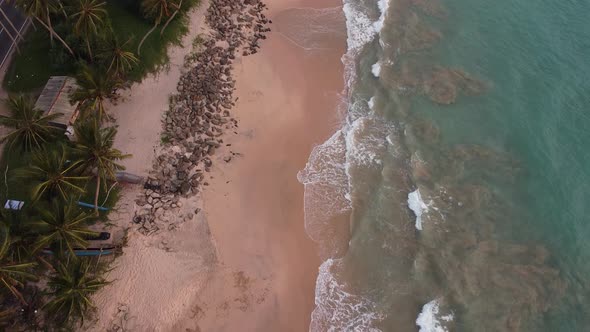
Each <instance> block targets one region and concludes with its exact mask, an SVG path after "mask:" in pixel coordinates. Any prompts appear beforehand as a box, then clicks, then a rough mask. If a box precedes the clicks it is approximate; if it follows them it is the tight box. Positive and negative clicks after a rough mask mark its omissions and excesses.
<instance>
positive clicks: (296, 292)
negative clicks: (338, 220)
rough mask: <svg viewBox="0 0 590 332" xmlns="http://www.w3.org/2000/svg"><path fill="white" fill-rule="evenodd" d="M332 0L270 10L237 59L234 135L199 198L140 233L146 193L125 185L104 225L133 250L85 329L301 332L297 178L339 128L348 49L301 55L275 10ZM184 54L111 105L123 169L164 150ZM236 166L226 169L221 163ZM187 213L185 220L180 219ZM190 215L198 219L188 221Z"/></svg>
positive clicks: (312, 269) (196, 21) (197, 16)
mask: <svg viewBox="0 0 590 332" xmlns="http://www.w3.org/2000/svg"><path fill="white" fill-rule="evenodd" d="M340 4H341V2H340V1H337V0H326V1H314V2H309V1H306V2H302V1H290V0H280V1H272V2H271V3H268V4H267V5H268V6H269V7H270V10H269V11H268V13H267V16H268V17H269V18H271V19H272V20H273V21H275V22H274V24H272V25H271V28H272V29H273V32H271V33H270V34H269V35H268V36H269V38H268V39H267V40H266V41H264V42H263V43H262V48H261V50H260V52H259V53H258V54H256V55H254V56H249V57H244V58H242V57H238V58H237V59H236V61H235V62H234V74H235V75H234V78H235V79H236V80H237V85H236V88H237V90H236V91H235V92H234V97H237V102H236V105H235V107H234V108H233V109H232V110H231V113H232V116H233V117H234V118H235V119H237V120H238V124H239V127H238V128H237V129H236V130H235V131H234V132H233V133H232V132H228V133H226V134H225V136H224V137H223V140H224V143H226V146H224V147H223V148H222V149H221V151H220V152H218V153H216V154H215V156H214V163H213V168H212V171H211V172H210V173H207V176H206V178H205V180H206V183H204V187H203V189H202V192H201V193H200V194H199V195H197V196H194V197H192V198H190V199H189V200H183V201H181V202H182V207H181V208H178V209H177V210H176V211H174V212H170V215H169V216H168V222H169V225H173V226H174V227H169V228H168V229H161V230H160V231H158V232H156V233H155V234H152V235H149V236H145V235H142V234H140V233H138V232H137V231H136V230H135V229H134V228H133V225H132V224H131V219H132V216H133V213H134V211H135V209H136V208H137V207H136V205H135V202H134V200H135V198H136V196H137V194H138V192H139V191H140V189H141V188H132V187H129V188H124V190H123V198H122V199H121V201H120V204H119V207H118V209H117V211H115V212H114V213H113V214H112V216H111V219H112V221H113V222H115V223H117V225H118V227H119V229H120V230H122V229H124V228H127V227H129V234H128V244H127V247H125V248H124V253H123V255H122V256H121V257H119V258H118V259H117V260H116V261H115V264H114V266H115V267H114V269H113V271H112V272H110V274H109V276H108V278H109V279H110V280H113V282H112V284H111V285H109V286H107V287H106V288H104V289H103V290H102V291H101V292H100V293H99V294H98V295H97V296H96V299H95V300H96V303H97V306H98V311H97V317H96V320H95V321H94V322H92V323H89V324H87V327H89V328H90V330H93V331H94V330H95V331H104V330H108V329H113V328H115V327H121V328H122V329H123V330H128V331H307V330H308V329H309V321H310V314H311V311H312V310H313V307H314V287H315V280H316V277H317V271H318V266H319V264H320V261H319V258H318V254H317V251H316V247H315V244H314V243H313V242H312V241H311V240H310V239H309V238H308V237H307V235H306V234H305V231H304V227H303V226H304V217H303V213H304V207H303V186H302V185H301V184H300V183H299V182H298V181H297V178H296V175H297V172H298V171H299V170H301V169H302V168H303V167H304V166H305V163H306V161H307V158H308V156H309V153H310V151H311V149H312V148H313V146H314V145H315V144H319V143H321V142H323V141H324V140H325V139H326V138H327V137H329V135H330V134H331V133H332V132H333V131H334V130H335V129H336V128H337V127H338V125H339V119H338V114H337V111H336V109H337V104H338V102H339V93H340V92H341V91H342V64H341V63H340V56H341V55H342V54H343V53H344V48H345V40H344V39H342V40H341V41H340V43H336V44H337V45H338V44H339V45H340V47H333V45H330V48H329V49H324V50H321V51H318V50H315V51H306V50H304V49H302V48H301V47H299V46H297V45H296V44H295V43H293V41H292V40H289V39H287V38H285V33H284V31H280V29H281V19H283V18H281V17H278V16H280V14H281V13H283V12H284V10H285V9H288V8H294V7H295V8H296V7H311V6H313V7H335V6H339V5H340ZM206 5H207V4H206V3H205V4H204V5H202V7H200V8H199V9H198V10H196V11H194V12H193V13H192V14H191V29H190V33H189V35H188V36H187V37H186V38H185V40H184V43H183V44H184V45H190V41H191V40H192V39H193V38H194V36H196V35H197V34H198V33H199V32H200V31H201V29H202V28H203V12H204V10H205V9H206V8H205V7H206ZM188 52H190V46H186V47H184V48H180V47H177V48H175V49H173V50H171V53H170V58H171V65H170V70H169V71H168V72H162V73H160V74H158V75H157V76H155V77H152V78H148V79H146V80H144V81H143V82H142V83H141V84H137V85H134V86H133V87H132V88H131V90H130V91H128V92H127V93H126V96H125V98H124V100H122V101H121V102H120V103H118V105H116V106H114V107H111V108H109V109H110V111H111V113H112V114H114V115H115V116H116V118H117V123H118V124H119V135H118V137H117V147H118V148H119V149H121V150H122V151H124V152H127V153H131V154H133V158H131V159H129V160H128V161H126V166H127V168H128V170H129V171H131V172H134V173H137V174H141V175H147V173H148V171H149V169H150V167H151V165H152V161H153V159H154V157H155V155H156V154H157V151H158V149H159V144H160V136H159V132H160V131H161V117H162V114H163V113H164V112H165V110H166V109H167V107H168V95H169V94H170V93H173V92H174V91H175V89H176V83H177V82H178V79H179V77H180V75H181V72H182V63H183V59H184V56H185V55H186V54H188ZM228 156H231V160H229V162H226V160H227V159H228V158H227V157H228ZM189 214H191V218H188V217H187V216H188V215H189ZM193 214H194V215H195V217H194V218H193V217H192V215H193Z"/></svg>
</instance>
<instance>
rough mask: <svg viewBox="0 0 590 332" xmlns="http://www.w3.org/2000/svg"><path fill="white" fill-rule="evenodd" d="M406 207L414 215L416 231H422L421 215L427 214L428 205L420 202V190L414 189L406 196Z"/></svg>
mask: <svg viewBox="0 0 590 332" xmlns="http://www.w3.org/2000/svg"><path fill="white" fill-rule="evenodd" d="M408 207H409V208H410V210H412V211H414V214H415V215H416V229H417V230H419V231H421V230H422V215H423V214H424V213H426V212H428V204H426V203H425V202H424V201H423V200H422V195H420V190H419V189H416V190H414V191H412V192H411V193H409V194H408Z"/></svg>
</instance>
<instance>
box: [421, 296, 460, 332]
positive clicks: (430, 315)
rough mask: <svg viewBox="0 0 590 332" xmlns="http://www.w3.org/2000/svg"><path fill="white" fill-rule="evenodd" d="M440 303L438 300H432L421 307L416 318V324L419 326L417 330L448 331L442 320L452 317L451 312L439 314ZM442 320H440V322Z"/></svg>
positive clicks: (448, 320) (451, 318)
mask: <svg viewBox="0 0 590 332" xmlns="http://www.w3.org/2000/svg"><path fill="white" fill-rule="evenodd" d="M439 312H440V304H439V301H438V300H432V301H430V302H428V303H426V304H425V305H424V306H423V307H422V312H421V313H420V314H419V315H418V318H417V319H416V325H418V326H419V327H420V330H419V332H448V331H449V330H448V329H447V328H446V327H445V326H444V323H443V322H450V321H452V320H453V319H454V317H453V314H448V315H444V316H440V315H439ZM441 321H442V322H441Z"/></svg>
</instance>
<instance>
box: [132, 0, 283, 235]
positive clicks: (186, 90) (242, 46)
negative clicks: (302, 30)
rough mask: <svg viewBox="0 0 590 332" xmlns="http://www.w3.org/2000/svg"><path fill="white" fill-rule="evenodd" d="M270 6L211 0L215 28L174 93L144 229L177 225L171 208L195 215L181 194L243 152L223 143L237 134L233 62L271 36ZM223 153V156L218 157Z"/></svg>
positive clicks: (145, 201)
mask: <svg viewBox="0 0 590 332" xmlns="http://www.w3.org/2000/svg"><path fill="white" fill-rule="evenodd" d="M265 9H266V5H265V4H264V3H262V2H261V1H260V0H211V1H210V7H209V9H208V10H207V14H206V15H207V17H206V20H207V24H208V26H209V28H210V31H209V33H208V36H207V37H206V38H205V39H204V40H203V41H202V43H201V45H200V47H199V50H197V51H196V53H195V54H194V55H193V56H191V61H190V62H188V61H187V65H190V67H191V68H190V69H188V70H187V72H185V73H184V74H183V75H182V76H181V78H180V80H179V82H178V86H177V90H178V93H176V94H174V95H172V96H171V97H170V101H171V102H170V109H169V110H168V111H167V112H166V114H165V116H164V119H163V133H162V138H163V143H162V147H161V149H160V151H159V153H158V156H157V158H155V160H154V163H153V169H152V171H151V172H150V176H149V177H148V179H147V181H146V183H145V185H144V188H145V190H144V191H143V192H142V193H141V195H140V196H139V197H138V198H137V200H136V203H137V205H138V206H139V209H138V210H137V211H136V213H135V216H134V218H133V221H134V223H136V224H137V225H138V226H139V231H140V232H141V233H143V234H146V235H147V234H151V233H154V232H156V231H158V230H160V229H162V228H163V226H164V227H165V229H168V230H172V229H174V228H176V226H177V223H172V222H170V220H169V219H168V218H165V217H164V215H165V214H168V213H167V211H172V214H176V215H175V218H174V219H176V220H179V221H180V222H182V221H187V220H190V219H192V218H193V217H194V215H195V214H196V213H198V211H199V210H198V209H197V210H195V211H194V212H190V213H185V214H184V215H178V213H177V212H175V210H177V209H178V208H180V207H182V202H181V199H180V198H181V197H184V198H187V197H190V196H193V195H196V194H197V193H198V192H199V188H200V186H201V185H208V183H207V182H206V173H207V172H209V171H210V170H211V168H212V166H213V163H214V161H216V160H217V159H219V160H220V161H222V162H230V161H231V159H232V157H233V156H235V155H238V154H237V153H234V152H231V151H228V146H229V144H224V142H223V135H224V134H226V133H228V132H230V133H234V134H237V131H236V128H237V127H238V122H237V120H235V119H234V118H232V116H231V113H230V110H231V108H232V107H233V106H234V105H235V100H234V98H233V91H234V90H235V83H236V82H235V80H234V79H233V78H232V69H233V67H232V65H233V62H234V61H235V60H236V59H237V58H239V57H241V56H248V55H251V54H255V53H257V51H258V49H259V48H260V41H261V40H264V39H266V35H265V34H266V33H267V32H269V31H270V29H269V28H268V27H267V25H268V24H269V23H272V22H271V21H270V20H268V19H267V18H266V17H265V15H264V14H263V12H264V10H265ZM164 142H165V143H164ZM221 151H222V152H221ZM218 153H223V154H224V155H223V156H222V157H221V158H219V156H218V158H217V159H215V158H214V155H217V154H218Z"/></svg>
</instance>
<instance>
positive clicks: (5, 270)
mask: <svg viewBox="0 0 590 332" xmlns="http://www.w3.org/2000/svg"><path fill="white" fill-rule="evenodd" d="M9 251H10V234H9V228H8V226H7V225H6V224H4V223H3V222H2V223H0V286H1V287H3V288H6V289H7V290H8V291H9V292H10V293H11V294H12V295H14V296H15V297H16V298H17V299H18V300H19V302H20V303H21V304H22V305H27V301H25V298H24V297H23V295H22V293H21V292H20V291H19V290H18V287H24V283H23V280H34V279H36V277H35V276H34V275H33V274H31V273H30V272H28V271H29V270H30V269H31V268H32V267H33V266H35V263H15V262H13V261H12V259H11V258H10V255H9V254H8V253H9Z"/></svg>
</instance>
